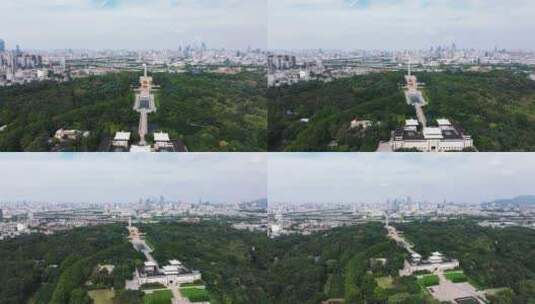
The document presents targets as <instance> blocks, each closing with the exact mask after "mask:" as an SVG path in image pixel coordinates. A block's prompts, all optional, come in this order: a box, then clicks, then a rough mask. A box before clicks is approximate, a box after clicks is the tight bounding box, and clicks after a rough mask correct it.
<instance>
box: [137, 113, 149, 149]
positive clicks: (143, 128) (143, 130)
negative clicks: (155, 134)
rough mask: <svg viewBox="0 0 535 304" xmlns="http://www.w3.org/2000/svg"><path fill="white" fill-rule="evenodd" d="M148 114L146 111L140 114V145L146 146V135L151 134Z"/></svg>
mask: <svg viewBox="0 0 535 304" xmlns="http://www.w3.org/2000/svg"><path fill="white" fill-rule="evenodd" d="M147 116H148V114H147V111H145V110H140V112H139V145H140V146H144V145H146V144H147V142H146V141H145V135H146V134H147V133H148V132H149V131H148V128H149V123H148V117H147Z"/></svg>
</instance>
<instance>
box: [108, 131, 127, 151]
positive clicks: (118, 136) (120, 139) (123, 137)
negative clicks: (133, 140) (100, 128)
mask: <svg viewBox="0 0 535 304" xmlns="http://www.w3.org/2000/svg"><path fill="white" fill-rule="evenodd" d="M129 145H130V132H123V131H119V132H116V133H115V137H114V138H113V141H112V142H111V146H112V148H113V149H123V150H125V151H128V147H129Z"/></svg>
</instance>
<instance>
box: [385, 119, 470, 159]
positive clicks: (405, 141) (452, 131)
mask: <svg viewBox="0 0 535 304" xmlns="http://www.w3.org/2000/svg"><path fill="white" fill-rule="evenodd" d="M437 125H438V126H434V127H421V128H420V124H419V123H418V121H417V120H416V119H407V120H406V121H405V126H404V127H401V128H398V129H396V130H395V131H393V132H392V137H391V140H390V144H391V147H392V150H394V151H396V150H403V149H405V150H411V149H416V150H418V151H422V152H446V151H463V150H465V149H470V148H472V149H473V148H474V142H473V140H472V137H471V136H470V135H467V134H465V133H464V130H462V129H461V128H460V127H457V126H455V125H453V124H451V122H450V121H449V120H448V119H444V118H441V119H437Z"/></svg>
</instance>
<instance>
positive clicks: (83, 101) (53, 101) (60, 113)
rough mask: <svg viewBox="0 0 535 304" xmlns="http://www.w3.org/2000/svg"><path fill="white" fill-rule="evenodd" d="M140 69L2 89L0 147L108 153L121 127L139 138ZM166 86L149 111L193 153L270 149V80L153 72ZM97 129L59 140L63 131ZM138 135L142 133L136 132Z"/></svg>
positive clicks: (157, 126)
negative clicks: (136, 103)
mask: <svg viewBox="0 0 535 304" xmlns="http://www.w3.org/2000/svg"><path fill="white" fill-rule="evenodd" d="M139 76H140V74H138V73H117V74H109V75H105V76H91V77H88V78H82V79H76V80H73V81H69V82H65V83H56V82H41V83H31V84H28V85H24V86H13V87H5V88H0V125H7V127H6V129H5V130H4V131H2V132H0V151H58V150H59V151H107V150H108V148H109V142H110V139H111V138H112V137H113V135H114V134H115V132H116V131H119V130H127V131H131V132H133V133H134V134H136V135H137V126H138V121H139V114H138V113H137V112H135V111H133V110H132V107H133V103H134V93H133V91H132V88H135V87H137V86H138V78H139ZM152 76H153V78H154V82H155V84H156V85H159V86H160V87H161V88H160V90H159V91H158V92H157V93H156V104H157V107H158V110H157V112H156V113H153V114H150V115H149V124H150V129H151V130H152V131H160V130H161V131H165V132H168V133H169V134H170V137H171V139H173V140H182V141H183V142H184V144H185V145H186V146H187V148H188V150H189V151H265V150H266V149H267V144H266V141H267V139H266V138H267V108H266V100H265V79H264V78H265V77H264V76H263V75H262V74H260V73H249V72H244V73H240V74H237V75H216V74H208V73H206V74H192V73H187V74H167V73H156V74H154V75H152ZM60 128H63V129H77V130H81V131H89V132H90V135H89V136H88V137H81V138H80V139H79V140H73V141H70V142H67V143H61V144H58V143H57V142H55V141H53V140H51V139H52V137H53V136H54V133H55V131H56V130H58V129H60ZM133 139H134V140H135V136H134V137H133Z"/></svg>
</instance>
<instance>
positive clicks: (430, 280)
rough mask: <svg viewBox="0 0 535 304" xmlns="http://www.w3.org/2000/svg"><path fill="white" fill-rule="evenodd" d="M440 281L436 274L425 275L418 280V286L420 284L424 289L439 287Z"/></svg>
mask: <svg viewBox="0 0 535 304" xmlns="http://www.w3.org/2000/svg"><path fill="white" fill-rule="evenodd" d="M438 283H439V279H438V276H436V275H434V274H429V275H425V276H423V277H421V278H419V279H418V284H420V285H421V286H423V287H430V286H435V285H438Z"/></svg>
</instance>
